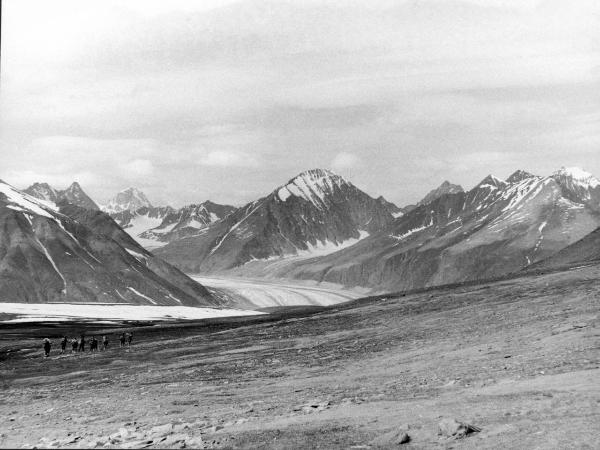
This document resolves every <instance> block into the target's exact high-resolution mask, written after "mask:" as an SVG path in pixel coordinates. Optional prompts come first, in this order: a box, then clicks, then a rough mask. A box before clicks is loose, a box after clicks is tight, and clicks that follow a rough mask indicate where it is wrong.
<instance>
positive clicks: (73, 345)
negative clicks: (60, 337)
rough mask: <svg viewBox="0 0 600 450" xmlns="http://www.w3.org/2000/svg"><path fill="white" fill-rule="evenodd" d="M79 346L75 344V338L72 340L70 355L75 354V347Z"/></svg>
mask: <svg viewBox="0 0 600 450" xmlns="http://www.w3.org/2000/svg"><path fill="white" fill-rule="evenodd" d="M78 345H79V343H78V342H77V339H76V338H73V339H72V340H71V353H75V352H76V351H77V346H78Z"/></svg>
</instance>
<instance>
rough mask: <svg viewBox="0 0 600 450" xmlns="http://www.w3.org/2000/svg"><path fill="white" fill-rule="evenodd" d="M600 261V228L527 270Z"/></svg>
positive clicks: (565, 266) (557, 267) (564, 266)
mask: <svg viewBox="0 0 600 450" xmlns="http://www.w3.org/2000/svg"><path fill="white" fill-rule="evenodd" d="M599 263H600V228H597V229H595V230H594V231H592V232H591V233H590V234H588V235H587V236H585V237H584V238H583V239H580V240H579V241H577V242H575V243H574V244H571V245H569V246H568V247H565V248H563V249H562V250H560V251H558V252H557V253H555V254H554V255H552V256H550V257H549V258H547V259H544V260H543V261H540V262H538V263H537V264H534V265H532V266H530V267H528V268H526V270H537V271H539V270H544V269H559V268H567V267H572V266H580V265H587V264H599Z"/></svg>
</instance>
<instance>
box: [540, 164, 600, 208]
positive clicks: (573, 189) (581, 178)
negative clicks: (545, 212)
mask: <svg viewBox="0 0 600 450" xmlns="http://www.w3.org/2000/svg"><path fill="white" fill-rule="evenodd" d="M552 178H553V179H554V180H555V181H556V182H557V183H558V184H559V185H560V187H561V189H562V192H563V195H564V196H565V197H567V198H568V199H569V200H571V201H573V202H575V203H579V204H585V205H587V206H589V207H590V208H592V209H594V210H596V211H600V181H599V180H598V179H597V178H596V177H595V176H594V175H592V174H591V173H589V172H586V171H585V170H583V169H580V168H578V167H570V168H566V167H563V168H561V169H560V170H558V171H556V172H555V173H554V174H553V175H552Z"/></svg>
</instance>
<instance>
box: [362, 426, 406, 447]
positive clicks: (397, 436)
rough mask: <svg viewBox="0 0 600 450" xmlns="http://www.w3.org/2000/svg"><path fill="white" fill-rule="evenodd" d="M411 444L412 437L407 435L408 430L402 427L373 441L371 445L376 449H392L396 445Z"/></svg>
mask: <svg viewBox="0 0 600 450" xmlns="http://www.w3.org/2000/svg"><path fill="white" fill-rule="evenodd" d="M409 442H410V436H409V435H408V433H407V428H406V427H401V428H399V429H397V430H392V431H390V432H388V433H385V434H383V435H381V436H379V437H377V438H375V439H373V440H372V441H371V442H370V444H371V445H372V446H374V447H376V448H377V447H379V448H390V447H394V446H396V445H403V444H408V443H409Z"/></svg>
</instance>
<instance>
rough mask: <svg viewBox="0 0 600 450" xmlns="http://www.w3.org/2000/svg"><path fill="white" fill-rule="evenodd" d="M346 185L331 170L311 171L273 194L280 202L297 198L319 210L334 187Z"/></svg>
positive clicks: (345, 182) (344, 181)
mask: <svg viewBox="0 0 600 450" xmlns="http://www.w3.org/2000/svg"><path fill="white" fill-rule="evenodd" d="M348 184H349V183H348V182H347V181H346V180H344V179H343V178H342V177H341V176H339V175H337V174H336V173H334V172H332V171H331V170H327V169H312V170H307V171H305V172H302V173H301V174H299V175H297V176H296V177H294V178H292V179H291V180H290V181H288V182H287V184H285V185H284V186H281V187H279V188H278V189H276V191H275V192H276V193H277V196H278V197H279V200H281V201H282V202H285V201H287V200H288V199H289V198H290V197H299V198H302V199H304V200H306V201H308V202H311V203H312V204H313V205H315V206H316V207H318V208H320V207H321V206H322V205H323V204H324V202H325V197H326V196H328V195H330V194H332V193H333V191H334V189H335V188H336V187H337V188H341V187H342V186H344V185H348Z"/></svg>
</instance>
